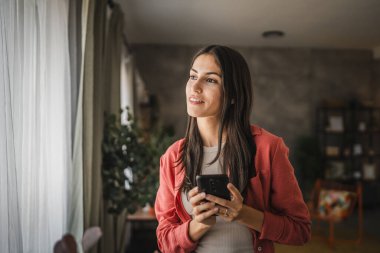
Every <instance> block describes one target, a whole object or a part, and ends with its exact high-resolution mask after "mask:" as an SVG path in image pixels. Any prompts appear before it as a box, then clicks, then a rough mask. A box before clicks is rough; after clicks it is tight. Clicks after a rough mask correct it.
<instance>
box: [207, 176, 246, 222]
mask: <svg viewBox="0 0 380 253" xmlns="http://www.w3.org/2000/svg"><path fill="white" fill-rule="evenodd" d="M227 188H228V190H229V191H230V193H231V201H229V200H226V199H222V198H218V197H216V196H213V195H210V194H207V196H206V199H207V200H208V201H210V202H212V203H215V204H217V205H219V206H220V207H219V210H218V214H219V216H220V217H222V218H223V219H224V220H226V221H234V220H238V219H239V218H240V215H241V212H242V210H243V197H242V196H241V194H240V192H239V190H238V189H236V187H235V186H234V185H233V184H231V183H229V184H228V185H227Z"/></svg>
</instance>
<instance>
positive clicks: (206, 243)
mask: <svg viewBox="0 0 380 253" xmlns="http://www.w3.org/2000/svg"><path fill="white" fill-rule="evenodd" d="M217 151H218V147H204V148H203V152H204V159H203V167H202V174H221V173H222V168H221V163H220V160H221V158H219V160H218V161H216V162H215V163H213V164H211V165H207V163H209V162H211V161H212V160H213V159H214V158H215V156H216V153H217ZM181 197H182V203H183V205H184V207H185V209H186V211H187V212H188V213H189V214H190V215H191V213H192V207H191V204H190V203H189V201H188V200H187V197H186V195H185V193H184V192H182V194H181ZM195 252H197V253H204V252H207V253H232V252H236V253H252V252H254V250H253V242H252V234H251V232H250V230H249V229H248V228H247V227H246V226H244V225H241V224H239V223H237V222H226V221H224V220H223V219H222V218H220V217H219V216H217V217H216V224H215V225H214V226H213V227H212V228H211V229H210V230H209V231H208V232H207V233H206V234H205V235H204V236H203V237H202V238H201V239H200V241H199V244H198V247H197V249H196V251H195Z"/></svg>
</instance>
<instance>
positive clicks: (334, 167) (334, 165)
mask: <svg viewBox="0 0 380 253" xmlns="http://www.w3.org/2000/svg"><path fill="white" fill-rule="evenodd" d="M344 176H345V169H344V163H343V162H339V161H338V162H337V161H332V162H330V163H329V166H328V168H327V169H326V171H325V178H327V179H337V178H342V177H344Z"/></svg>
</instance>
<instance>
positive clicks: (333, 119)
mask: <svg viewBox="0 0 380 253" xmlns="http://www.w3.org/2000/svg"><path fill="white" fill-rule="evenodd" d="M326 131H327V132H338V133H339V132H343V131H344V125H343V118H342V116H330V117H329V125H328V126H327V127H326Z"/></svg>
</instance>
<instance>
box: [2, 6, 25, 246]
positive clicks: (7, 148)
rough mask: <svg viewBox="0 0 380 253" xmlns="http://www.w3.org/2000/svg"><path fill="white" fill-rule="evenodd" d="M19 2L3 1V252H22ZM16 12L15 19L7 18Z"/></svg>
mask: <svg viewBox="0 0 380 253" xmlns="http://www.w3.org/2000/svg"><path fill="white" fill-rule="evenodd" d="M16 8H17V5H16V4H15V3H11V2H1V4H0V119H2V120H1V121H0V224H1V226H0V245H1V250H2V252H23V248H22V237H21V236H20V235H21V224H20V208H19V195H20V194H19V192H18V190H19V188H20V182H19V180H18V178H17V173H16V158H15V132H14V120H13V115H12V114H13V110H14V109H15V108H13V107H12V93H13V90H12V85H11V83H12V82H13V81H14V76H13V73H12V72H13V67H14V66H17V65H18V64H17V63H18V61H17V59H16V57H17V56H16V54H17V52H18V48H19V47H18V43H14V42H17V39H16V41H13V39H14V38H17V36H18V33H17V32H15V33H14V37H12V35H11V31H17V30H16V29H17V19H15V15H14V14H15V13H16ZM7 15H9V16H11V15H14V16H13V18H9V16H8V18H6V17H7Z"/></svg>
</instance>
